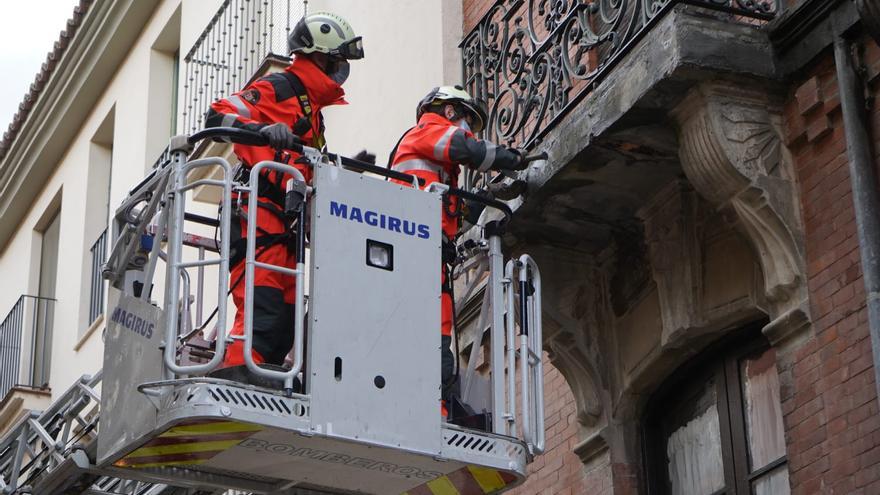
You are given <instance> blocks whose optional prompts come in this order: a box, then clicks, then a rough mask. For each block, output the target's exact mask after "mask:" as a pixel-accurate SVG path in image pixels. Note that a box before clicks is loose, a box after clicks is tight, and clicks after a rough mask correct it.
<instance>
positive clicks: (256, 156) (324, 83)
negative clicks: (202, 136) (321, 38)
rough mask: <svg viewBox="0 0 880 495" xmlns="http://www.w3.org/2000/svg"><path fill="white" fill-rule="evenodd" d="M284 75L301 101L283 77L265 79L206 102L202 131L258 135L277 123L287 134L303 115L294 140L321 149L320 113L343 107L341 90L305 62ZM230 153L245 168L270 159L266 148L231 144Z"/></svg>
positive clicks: (302, 167)
mask: <svg viewBox="0 0 880 495" xmlns="http://www.w3.org/2000/svg"><path fill="white" fill-rule="evenodd" d="M284 72H287V73H290V74H292V75H294V76H296V78H297V79H298V80H299V81H300V82H301V83H302V86H303V88H304V89H305V91H306V95H305V96H306V98H303V95H297V94H296V90H295V89H294V88H293V87H292V86H291V83H290V80H289V79H288V78H287V77H285V75H284V74H283V73H273V74H269V75H267V76H264V77H261V78H259V79H257V80H256V81H254V82H253V83H251V84H250V85H248V86H247V87H246V88H245V89H244V90H242V91H239V92H238V93H235V94H233V95H231V96H229V97H226V98H223V99H221V100H218V101H215V102H214V103H212V104H211V109H210V110H208V114H207V119H206V123H205V127H218V126H223V127H237V128H240V129H247V130H251V131H259V130H260V129H262V128H263V127H265V126H267V125H271V124H275V123H278V122H283V123H285V124H287V125H289V126H290V127H291V129H293V128H295V127H297V123H298V122H299V121H300V119H302V118H303V116H305V115H306V113H309V114H310V115H309V120H310V122H309V123H310V125H309V126H308V130H307V131H306V132H304V133H302V134H301V135H300V138H302V140H303V142H305V143H306V144H309V145H311V146H314V147H317V148H321V147H323V145H324V123H323V117H322V115H321V109H323V108H324V107H327V106H330V105H345V104H347V102H346V101H345V91H344V90H343V89H342V86H340V85H339V84H337V83H336V81H334V80H333V79H330V78H329V77H328V76H327V75H326V74H324V72H323V71H322V70H321V69H320V68H319V67H318V66H317V65H315V63H314V62H312V61H311V60H309V59H307V58H299V57H298V58H296V59H294V61H293V63H292V64H290V65H289V66H288V67H287V68H285V69H284ZM304 107H305V108H304ZM233 150H234V152H235V155H236V156H238V157H239V159H241V160H242V161H243V162H244V163H246V164H248V165H255V164H257V163H259V162H261V161H263V160H274V159H275V150H273V149H272V148H270V147H268V146H249V145H244V144H236V145H235V146H234V148H233ZM296 158H298V155H296V154H292V156H291V157H290V160H289V162H290V163H291V164H292V165H293V166H294V167H296V168H297V169H299V170H300V172H302V173H303V175H304V176H305V177H306V180H307V181H310V180H311V169H309V168H308V167H307V166H305V165H301V164H294V163H293V162H294V161H295V159H296ZM284 182H286V181H284Z"/></svg>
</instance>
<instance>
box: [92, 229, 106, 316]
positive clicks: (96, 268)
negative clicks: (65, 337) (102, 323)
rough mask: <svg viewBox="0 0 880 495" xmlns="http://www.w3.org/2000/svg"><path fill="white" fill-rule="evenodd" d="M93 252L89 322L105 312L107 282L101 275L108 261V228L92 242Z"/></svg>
mask: <svg viewBox="0 0 880 495" xmlns="http://www.w3.org/2000/svg"><path fill="white" fill-rule="evenodd" d="M89 251H90V252H91V254H92V269H91V271H90V273H89V279H90V280H91V286H90V287H91V290H90V291H89V324H90V325H91V324H92V323H94V321H95V320H97V319H98V317H99V316H101V315H102V314H104V286H105V285H107V283H106V282H105V281H104V277H103V276H102V275H101V270H102V267H103V265H104V262H105V261H107V229H104V232H101V235H100V236H98V240H96V241H95V243H94V244H92V247H91V249H90V250H89Z"/></svg>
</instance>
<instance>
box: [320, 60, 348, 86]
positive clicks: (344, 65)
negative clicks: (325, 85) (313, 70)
mask: <svg viewBox="0 0 880 495" xmlns="http://www.w3.org/2000/svg"><path fill="white" fill-rule="evenodd" d="M326 74H327V76H328V77H329V78H330V79H333V81H335V82H336V84H338V85H340V86H342V84H343V83H345V81H346V80H348V76H349V74H351V65H350V64H349V63H348V60H338V61H334V62H332V63H330V64H329V66H328V67H327V72H326Z"/></svg>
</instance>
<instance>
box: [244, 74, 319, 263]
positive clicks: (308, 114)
mask: <svg viewBox="0 0 880 495" xmlns="http://www.w3.org/2000/svg"><path fill="white" fill-rule="evenodd" d="M280 74H281V75H282V76H284V79H285V80H286V81H287V83H288V84H289V85H290V89H291V91H292V94H293V96H294V97H295V98H296V99H297V101H298V102H299V106H300V108H301V109H302V112H303V116H302V117H301V118H300V119H299V120H298V121H297V122H296V123H294V125H293V131H294V133H295V134H297V135H303V134H305V133H307V132H308V131H310V130H311V131H312V134H313V138H312V145H313V146H314V147H316V148H318V149H322V148H323V147H324V145H325V144H326V140H325V139H324V119H323V118H321V115H320V114H318V117H319V119H318V121H319V127H318V129H314V127H313V126H312V116H313V108H312V104H311V102H310V101H309V95H308V92H307V91H306V88H305V86H304V85H303V83H302V81H301V80H300V79H299V77H297V76H296V74H293V73H291V72H289V71H283V72H281V73H280ZM306 126H308V127H306ZM275 161H277V162H281V163H289V162H290V154H289V153H282V152H281V151H278V152H276V154H275ZM250 173H251V165H250V164H248V163H245V162H242V163H241V165H240V166H239V167H238V170H237V171H236V174H235V181H236V182H238V183H242V184H244V183H246V182H247V181H248V180H249V178H250ZM270 174H273V175H274V178H273V177H272V176H271V175H270ZM283 181H284V174H283V173H281V172H278V171H273V170H266V171H265V172H262V173H260V177H259V180H258V182H257V197H258V198H259V199H258V200H257V206H258V207H259V208H264V209H265V210H267V211H269V212H270V213H271V214H272V215H274V216H275V217H276V218H278V219H279V220H280V221H281V222H282V223H283V224H284V225H290V222H291V221H292V220H293V219H292V218H288V216H287V215H286V214H285V212H284V210H283V206H282V205H284V202H285V196H286V193H285V190H284V184H283ZM245 196H246V194H245ZM245 199H246V198H245ZM233 213H234V214H235V215H237V216H239V217H240V218H243V219H245V218H247V216H246V215H245V214H244V212H243V211H241V210H240V209H238V208H236V210H235V211H234V212H233ZM257 230H258V231H259V233H260V236H258V237H257V239H256V244H257V248H258V249H260V248H264V249H263V250H265V249H268V247H270V246H273V245H276V244H287V247H288V249H293V245H292V241H293V240H294V238H295V236H294V235H293V232H292V231H291V230H290V228H288V229H286V231H285V232H284V233H281V234H270V233H269V232H266V231H265V230H263V229H261V228H260V227H259V226H257ZM246 246H247V239H246V238H245V237H244V236H241V235H239V236H238V239H236V240H235V241H233V242H232V243H231V245H230V249H229V255H230V257H229V266H235V265H237V264H238V263H240V262H241V261H242V260H244V257H245V250H246Z"/></svg>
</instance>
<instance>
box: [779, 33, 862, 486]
mask: <svg viewBox="0 0 880 495" xmlns="http://www.w3.org/2000/svg"><path fill="white" fill-rule="evenodd" d="M861 46H862V47H864V48H865V50H866V51H865V55H866V59H865V60H866V62H867V63H868V64H869V65H870V66H872V67H873V69H872V72H873V73H875V74H876V73H877V68H878V67H877V66H878V64H880V48H878V47H877V45H876V44H874V42H873V41H870V40H868V39H864V40H862V44H861ZM878 119H880V112H878V110H877V108H874V109H873V110H872V113H871V120H872V122H873V123H874V124H875V125H873V127H872V131H873V137H874V140H875V142H876V141H877V139H878V137H880V134H878V129H880V126H878V125H876V124H877V123H878ZM785 121H786V122H785V135H786V141H787V145H788V148H789V150H790V151H791V153H792V156H793V159H794V165H795V166H794V169H795V171H796V173H797V180H798V183H799V184H800V188H801V191H800V193H801V203H802V204H801V207H802V212H803V219H804V233H805V251H806V261H807V274H808V278H809V280H808V287H809V292H810V311H811V313H812V318H813V329H814V333H815V338H813V339H811V340H809V341H808V342H806V343H804V344H803V345H802V346H801V347H800V348H799V349H798V350H797V351H796V352H795V354H794V356H789V357H788V358H787V359H785V358H782V359H781V360H780V363H779V366H780V369H781V370H782V374H781V375H780V378H781V380H782V408H783V409H782V410H783V414H784V418H785V426H786V443H787V445H788V456H789V469H790V476H791V478H790V479H791V485H792V493H803V494H808V493H865V494H869V493H880V416H878V414H877V413H878V406H877V399H876V388H875V384H874V368H873V364H872V363H873V357H872V352H871V341H870V338H869V335H868V326H867V311H866V309H865V290H864V284H863V281H862V276H861V268H860V263H859V246H858V237H857V235H856V224H855V214H854V211H853V201H852V189H851V187H850V176H849V169H848V160H847V154H846V153H847V152H846V139H845V137H844V130H843V123H842V114H841V108H840V98H839V96H838V90H837V74H836V72H835V65H834V57H833V54H832V53H830V51H828V52H826V53H824V54H823V55H822V56H821V58H820V59H819V60H818V61H816V62H815V63H814V65H813V67H812V68H810V70H809V71H808V72H807V74H806V75H805V76H804V77H803V78H801V79H799V80H797V81H795V82H794V84H793V86H792V88H791V91H790V95H789V98H788V101H787V102H786V107H785Z"/></svg>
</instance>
